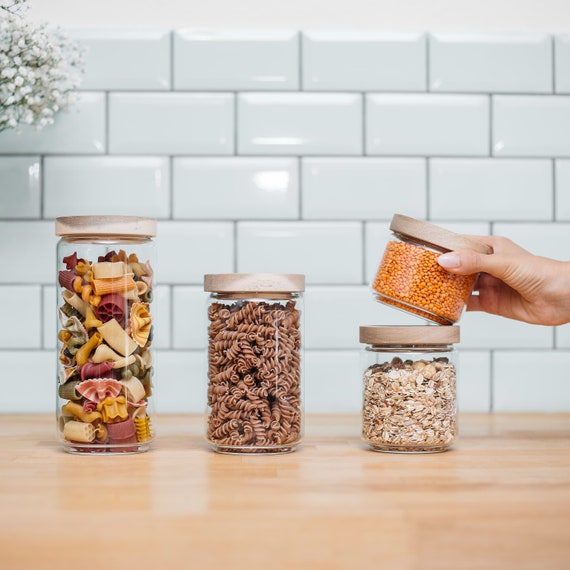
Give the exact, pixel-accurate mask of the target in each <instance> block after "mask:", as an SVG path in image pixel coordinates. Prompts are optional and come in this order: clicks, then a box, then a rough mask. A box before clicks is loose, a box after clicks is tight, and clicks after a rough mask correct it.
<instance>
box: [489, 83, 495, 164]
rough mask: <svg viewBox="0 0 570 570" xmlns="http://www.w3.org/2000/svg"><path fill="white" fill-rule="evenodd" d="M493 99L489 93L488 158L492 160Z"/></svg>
mask: <svg viewBox="0 0 570 570" xmlns="http://www.w3.org/2000/svg"><path fill="white" fill-rule="evenodd" d="M494 104H495V99H494V97H493V95H492V94H490V93H489V158H493V107H494Z"/></svg>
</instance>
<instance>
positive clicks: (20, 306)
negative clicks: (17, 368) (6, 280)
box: [0, 285, 42, 350]
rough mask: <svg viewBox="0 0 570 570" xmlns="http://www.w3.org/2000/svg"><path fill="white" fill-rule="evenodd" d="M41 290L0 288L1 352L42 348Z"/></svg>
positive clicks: (37, 286) (37, 287) (16, 287)
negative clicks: (6, 349)
mask: <svg viewBox="0 0 570 570" xmlns="http://www.w3.org/2000/svg"><path fill="white" fill-rule="evenodd" d="M40 307H41V287H40V286H39V285H0V314H1V315H2V322H3V325H2V326H1V327H0V349H4V348H21V349H27V350H32V349H35V348H41V327H40V326H39V325H40V323H41V317H42V315H41V310H40Z"/></svg>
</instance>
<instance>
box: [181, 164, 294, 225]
mask: <svg viewBox="0 0 570 570" xmlns="http://www.w3.org/2000/svg"><path fill="white" fill-rule="evenodd" d="M173 176H174V190H173V210H174V218H176V219H183V218H186V219H228V220H233V219H238V220H239V219H250V220H251V219H267V218H269V219H296V218H298V216H299V181H298V178H299V176H298V161H297V159H296V158H264V157H256V158H246V157H228V158H176V159H175V160H174V175H173Z"/></svg>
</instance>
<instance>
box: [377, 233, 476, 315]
mask: <svg viewBox="0 0 570 570" xmlns="http://www.w3.org/2000/svg"><path fill="white" fill-rule="evenodd" d="M440 255H441V252H437V251H432V250H429V249H426V248H425V247H422V246H419V245H414V244H411V243H405V242H397V241H391V242H389V243H388V245H387V246H386V250H385V253H384V257H383V259H382V263H381V264H380V267H379V268H378V272H377V273H376V277H375V278H374V282H373V284H372V288H373V289H374V291H375V292H376V294H377V298H378V300H379V301H382V302H383V303H386V304H388V305H393V306H395V307H398V308H402V309H404V310H406V311H408V312H411V313H415V314H417V315H420V316H422V317H424V318H427V319H429V320H431V321H434V322H436V323H439V324H451V323H454V322H455V321H457V320H458V319H459V317H460V316H461V312H462V310H463V307H464V306H465V303H466V301H467V298H468V297H469V295H470V294H471V291H472V289H473V285H474V284H475V279H476V277H477V276H476V275H467V276H462V275H452V274H451V273H449V272H447V271H446V270H445V269H443V268H442V267H440V266H439V265H438V263H437V258H438V257H439V256H440Z"/></svg>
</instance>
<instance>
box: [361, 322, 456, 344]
mask: <svg viewBox="0 0 570 570" xmlns="http://www.w3.org/2000/svg"><path fill="white" fill-rule="evenodd" d="M360 342H362V343H366V344H374V345H384V346H392V345H406V344H414V345H426V346H433V345H439V344H453V343H456V342H459V327H458V326H436V325H411V326H388V325H376V326H363V327H360Z"/></svg>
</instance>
